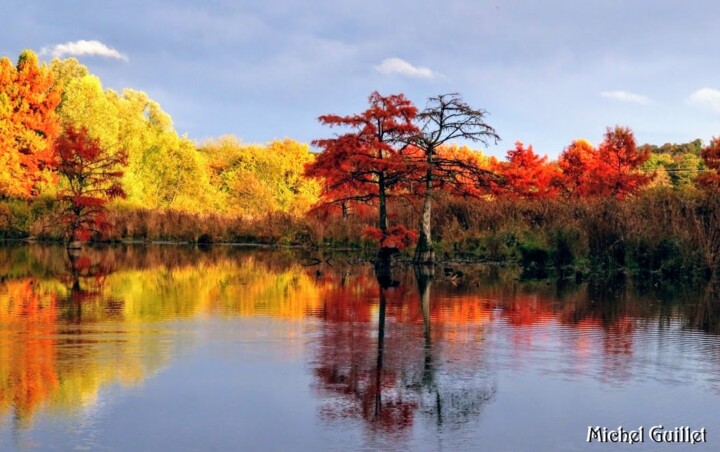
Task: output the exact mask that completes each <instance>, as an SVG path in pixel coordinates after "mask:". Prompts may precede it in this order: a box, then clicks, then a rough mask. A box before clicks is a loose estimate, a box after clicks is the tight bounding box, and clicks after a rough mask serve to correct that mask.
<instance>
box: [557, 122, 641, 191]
mask: <svg viewBox="0 0 720 452" xmlns="http://www.w3.org/2000/svg"><path fill="white" fill-rule="evenodd" d="M649 157H650V151H649V150H648V149H643V150H638V148H637V146H636V144H635V137H634V135H633V133H632V131H631V130H630V129H629V128H627V127H620V126H616V127H615V128H614V129H611V128H608V129H607V131H606V132H605V138H604V140H603V141H602V143H600V146H598V149H597V150H595V149H593V147H592V146H591V145H590V143H588V142H587V141H585V140H578V141H574V142H573V144H572V145H570V146H569V147H568V148H567V149H566V150H565V152H563V154H562V155H561V156H560V158H559V160H558V166H559V167H560V168H561V169H562V171H563V174H562V176H561V177H560V178H559V181H560V185H562V187H563V191H564V193H565V194H566V195H568V196H613V197H616V198H624V197H626V196H628V195H632V194H634V193H637V191H638V190H640V189H641V188H642V187H643V186H645V185H646V184H647V183H648V182H650V181H651V180H652V177H653V176H652V175H648V174H644V173H642V172H640V171H639V168H640V167H641V166H642V164H643V163H645V161H647V159H648V158H649Z"/></svg>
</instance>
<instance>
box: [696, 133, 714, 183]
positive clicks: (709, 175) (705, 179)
mask: <svg viewBox="0 0 720 452" xmlns="http://www.w3.org/2000/svg"><path fill="white" fill-rule="evenodd" d="M702 158H703V161H704V162H705V166H706V167H707V169H708V170H709V171H707V172H705V173H702V174H701V175H700V176H698V178H697V179H696V180H697V183H698V185H699V186H700V187H701V188H703V189H704V190H707V191H711V192H720V137H715V138H713V139H712V140H710V144H708V145H707V146H706V147H704V148H703V150H702Z"/></svg>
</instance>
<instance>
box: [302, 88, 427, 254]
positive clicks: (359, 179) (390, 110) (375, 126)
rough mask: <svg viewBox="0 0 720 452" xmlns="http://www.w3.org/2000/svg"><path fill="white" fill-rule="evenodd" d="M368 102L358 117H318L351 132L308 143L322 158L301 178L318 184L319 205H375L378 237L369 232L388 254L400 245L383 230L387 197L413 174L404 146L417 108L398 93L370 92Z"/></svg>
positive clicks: (387, 231)
mask: <svg viewBox="0 0 720 452" xmlns="http://www.w3.org/2000/svg"><path fill="white" fill-rule="evenodd" d="M368 101H369V104H370V105H369V107H368V109H367V110H365V111H364V112H362V113H359V114H355V115H350V116H337V115H324V116H320V118H319V120H320V122H321V123H323V124H327V125H329V126H331V127H335V126H343V127H349V128H350V129H352V131H351V132H348V133H345V134H343V135H340V136H336V137H335V138H328V139H321V140H315V141H313V145H315V146H318V147H320V148H321V149H322V153H321V154H320V155H319V156H318V157H317V158H316V159H315V161H314V162H312V163H310V164H309V165H308V166H307V167H306V175H307V176H310V177H315V178H319V179H321V180H322V181H323V191H322V198H321V202H322V203H337V204H340V203H343V202H348V201H361V202H374V201H377V205H378V223H377V229H378V231H379V232H378V231H371V233H372V232H375V233H376V235H377V237H378V238H379V242H380V247H381V251H382V252H387V249H389V248H397V246H396V244H397V243H399V241H398V240H396V238H395V237H392V236H391V234H390V229H389V227H388V215H387V198H388V196H389V195H390V194H391V191H392V190H393V189H394V188H396V187H397V186H398V185H399V184H400V182H402V181H403V180H404V179H405V176H406V175H407V174H408V173H410V172H411V171H412V170H413V167H412V165H411V164H410V163H409V162H408V159H407V158H405V156H404V155H403V151H404V150H405V149H406V147H407V146H406V145H405V144H403V143H405V142H407V137H408V136H411V135H413V134H415V133H417V131H418V129H417V127H416V126H415V125H414V124H413V122H412V121H413V119H414V118H415V115H416V113H417V109H416V108H415V106H414V105H413V104H412V102H410V101H409V100H408V99H406V98H405V96H403V95H402V94H398V95H391V96H387V97H385V96H381V95H380V94H379V93H377V92H374V93H372V94H371V95H370V97H369V99H368Z"/></svg>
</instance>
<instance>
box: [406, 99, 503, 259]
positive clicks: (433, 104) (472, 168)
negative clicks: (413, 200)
mask: <svg viewBox="0 0 720 452" xmlns="http://www.w3.org/2000/svg"><path fill="white" fill-rule="evenodd" d="M486 116H487V112H486V111H485V110H481V109H475V108H472V107H470V106H469V105H468V104H466V103H465V102H464V101H463V100H462V97H461V96H460V95H459V94H457V93H451V94H441V95H439V96H436V97H431V98H430V99H429V100H428V102H427V106H426V107H425V109H424V110H423V111H422V112H421V113H420V114H418V116H417V120H418V122H419V124H420V131H419V132H418V133H416V134H415V135H413V136H412V137H411V139H410V142H411V143H412V144H413V145H414V146H415V147H416V148H417V149H419V150H420V153H419V157H420V161H419V162H417V163H418V168H419V169H420V180H421V185H422V188H423V191H424V193H423V209H422V217H421V220H420V235H419V238H418V242H417V247H416V248H415V261H416V262H432V261H433V260H434V259H435V254H434V252H433V244H432V233H431V229H432V225H431V218H432V201H433V193H434V190H435V189H438V188H439V189H446V190H447V189H449V190H452V191H455V192H458V193H462V194H473V193H476V192H475V191H474V190H473V188H475V187H477V186H487V185H488V179H489V178H491V177H492V173H490V172H489V171H488V170H487V169H483V168H481V167H479V166H478V165H476V164H474V162H473V161H472V160H471V159H468V158H466V157H467V155H463V154H460V153H456V152H453V151H451V150H447V149H449V148H446V151H445V152H441V150H442V149H443V147H444V146H445V145H446V144H448V143H450V142H451V141H453V140H467V141H474V142H481V143H483V144H486V145H487V144H488V143H489V142H490V141H492V142H495V143H497V141H498V140H499V139H500V137H499V136H498V135H497V133H496V132H495V129H494V128H492V127H491V126H490V125H488V124H487V122H486V119H485V118H486ZM454 149H456V148H454Z"/></svg>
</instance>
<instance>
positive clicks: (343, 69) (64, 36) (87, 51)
mask: <svg viewBox="0 0 720 452" xmlns="http://www.w3.org/2000/svg"><path fill="white" fill-rule="evenodd" d="M0 16H2V17H5V18H6V20H4V21H3V26H2V28H0V56H8V57H10V58H11V59H12V60H16V59H17V56H18V55H19V53H20V52H21V51H22V50H23V49H26V48H29V49H33V50H35V51H36V52H38V53H40V56H41V59H42V60H44V61H50V60H51V59H52V58H53V57H60V58H67V57H75V58H77V59H78V60H80V62H81V63H83V64H85V65H86V66H88V68H89V69H90V71H91V72H92V73H93V74H96V75H98V76H99V77H100V79H101V80H102V82H103V85H104V87H106V88H112V89H115V90H118V91H120V90H122V89H123V88H126V87H127V88H132V89H136V90H141V91H145V92H147V93H148V95H149V96H150V97H151V98H153V99H154V100H156V101H158V102H159V103H160V105H161V106H162V108H163V109H164V110H165V111H166V112H168V113H169V114H170V115H171V116H172V118H173V120H174V124H175V128H176V129H177V130H178V132H179V133H181V134H184V133H187V135H188V136H189V137H190V138H192V139H194V140H196V141H197V142H202V141H203V140H205V139H207V138H211V137H218V136H221V135H226V134H234V135H236V136H237V137H239V138H241V139H242V140H243V141H244V142H248V143H263V142H267V141H270V140H273V139H282V138H285V137H290V138H293V139H296V140H299V141H303V142H310V141H311V140H313V139H318V138H327V137H331V136H333V135H334V134H336V133H337V132H338V131H337V130H335V129H328V128H327V127H325V126H323V125H321V124H319V123H318V122H317V117H318V116H320V115H322V114H328V113H335V114H352V113H357V112H360V111H362V110H364V109H365V108H366V106H367V98H368V96H369V95H370V93H371V92H373V91H379V92H380V93H381V94H383V95H388V94H395V93H404V94H405V95H406V96H407V97H408V98H410V99H411V100H412V101H413V102H415V103H416V105H417V106H418V107H419V108H422V107H424V106H425V102H426V100H427V98H428V97H431V96H436V95H439V94H444V93H454V92H457V93H460V94H461V95H462V96H463V98H464V100H465V101H466V102H467V103H468V104H470V105H471V106H472V107H475V108H481V109H484V110H486V111H488V113H489V116H488V123H489V124H490V125H492V126H493V127H495V129H496V130H497V132H498V134H499V135H500V137H501V138H502V141H501V142H500V143H499V144H498V145H491V146H488V147H485V146H482V145H476V146H474V147H475V148H477V149H484V150H485V151H486V152H487V153H489V154H492V155H496V156H502V155H504V154H505V151H507V150H508V149H511V148H512V147H513V145H514V143H515V142H516V141H522V142H523V143H525V144H530V145H532V146H533V148H534V150H535V151H536V152H538V153H540V154H547V155H549V156H550V157H551V158H556V157H557V155H558V154H559V153H560V152H562V150H563V149H564V148H565V147H566V146H567V145H569V144H570V143H571V142H572V141H573V140H574V139H577V138H586V139H588V140H590V141H591V142H593V143H598V142H600V141H601V140H602V136H603V133H604V132H605V130H606V128H607V127H610V126H615V125H623V126H628V127H630V128H631V129H633V130H634V131H635V134H636V138H637V141H638V142H639V143H652V144H658V145H660V144H663V143H666V142H673V143H679V142H687V141H691V140H693V139H696V138H701V139H703V140H704V141H705V142H707V141H709V139H710V138H711V137H713V136H718V135H720V26H718V18H720V2H718V1H717V0H685V1H681V0H652V1H651V0H583V1H578V0H502V1H500V0H495V1H483V0H476V1H472V0H443V1H441V2H438V1H430V0H383V1H376V0H358V1H355V0H351V1H341V0H309V1H290V0H264V1H250V0H248V1H237V0H204V1H196V0H192V1H190V0H183V1H170V0H152V1H150V0H141V1H134V0H133V1H121V0H115V1H112V2H109V1H108V2H105V1H103V2H100V1H75V0H62V1H58V0H22V1H17V0H2V1H1V2H0Z"/></svg>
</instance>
